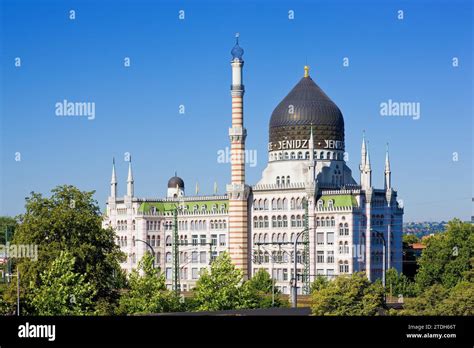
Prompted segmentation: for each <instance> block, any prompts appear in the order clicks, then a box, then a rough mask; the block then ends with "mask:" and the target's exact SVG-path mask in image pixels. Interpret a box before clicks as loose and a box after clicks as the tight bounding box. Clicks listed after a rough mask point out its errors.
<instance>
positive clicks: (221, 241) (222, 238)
mask: <svg viewBox="0 0 474 348" xmlns="http://www.w3.org/2000/svg"><path fill="white" fill-rule="evenodd" d="M219 245H220V246H225V234H220V235H219Z"/></svg>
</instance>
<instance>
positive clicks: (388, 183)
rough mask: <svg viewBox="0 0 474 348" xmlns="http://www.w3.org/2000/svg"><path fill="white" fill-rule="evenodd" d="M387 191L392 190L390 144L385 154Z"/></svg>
mask: <svg viewBox="0 0 474 348" xmlns="http://www.w3.org/2000/svg"><path fill="white" fill-rule="evenodd" d="M384 174H385V180H384V183H385V190H386V191H387V190H390V189H391V188H392V174H391V172H390V158H389V156H388V143H387V151H386V153H385V170H384Z"/></svg>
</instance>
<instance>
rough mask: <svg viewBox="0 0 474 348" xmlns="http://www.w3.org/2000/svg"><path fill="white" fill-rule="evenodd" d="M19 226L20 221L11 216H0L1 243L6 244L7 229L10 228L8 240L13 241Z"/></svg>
mask: <svg viewBox="0 0 474 348" xmlns="http://www.w3.org/2000/svg"><path fill="white" fill-rule="evenodd" d="M17 227H18V222H17V221H16V220H15V219H14V218H12V217H10V216H0V244H5V231H6V230H7V229H8V240H9V241H11V240H12V237H13V235H14V233H15V230H16V228H17Z"/></svg>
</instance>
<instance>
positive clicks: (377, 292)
mask: <svg viewBox="0 0 474 348" xmlns="http://www.w3.org/2000/svg"><path fill="white" fill-rule="evenodd" d="M381 307H383V288H382V285H381V284H380V282H375V283H373V284H372V283H370V281H369V280H368V279H367V277H366V275H365V274H364V273H362V272H359V273H354V274H352V275H350V276H339V277H337V278H336V279H335V280H334V281H331V282H329V283H328V284H327V286H325V287H322V288H321V289H320V290H315V291H314V292H313V294H312V307H311V308H312V313H313V315H346V316H350V315H375V314H376V313H377V309H379V308H381Z"/></svg>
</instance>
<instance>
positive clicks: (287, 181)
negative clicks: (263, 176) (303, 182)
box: [286, 176, 290, 185]
mask: <svg viewBox="0 0 474 348" xmlns="http://www.w3.org/2000/svg"><path fill="white" fill-rule="evenodd" d="M286 184H287V185H289V184H290V176H287V177H286Z"/></svg>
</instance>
